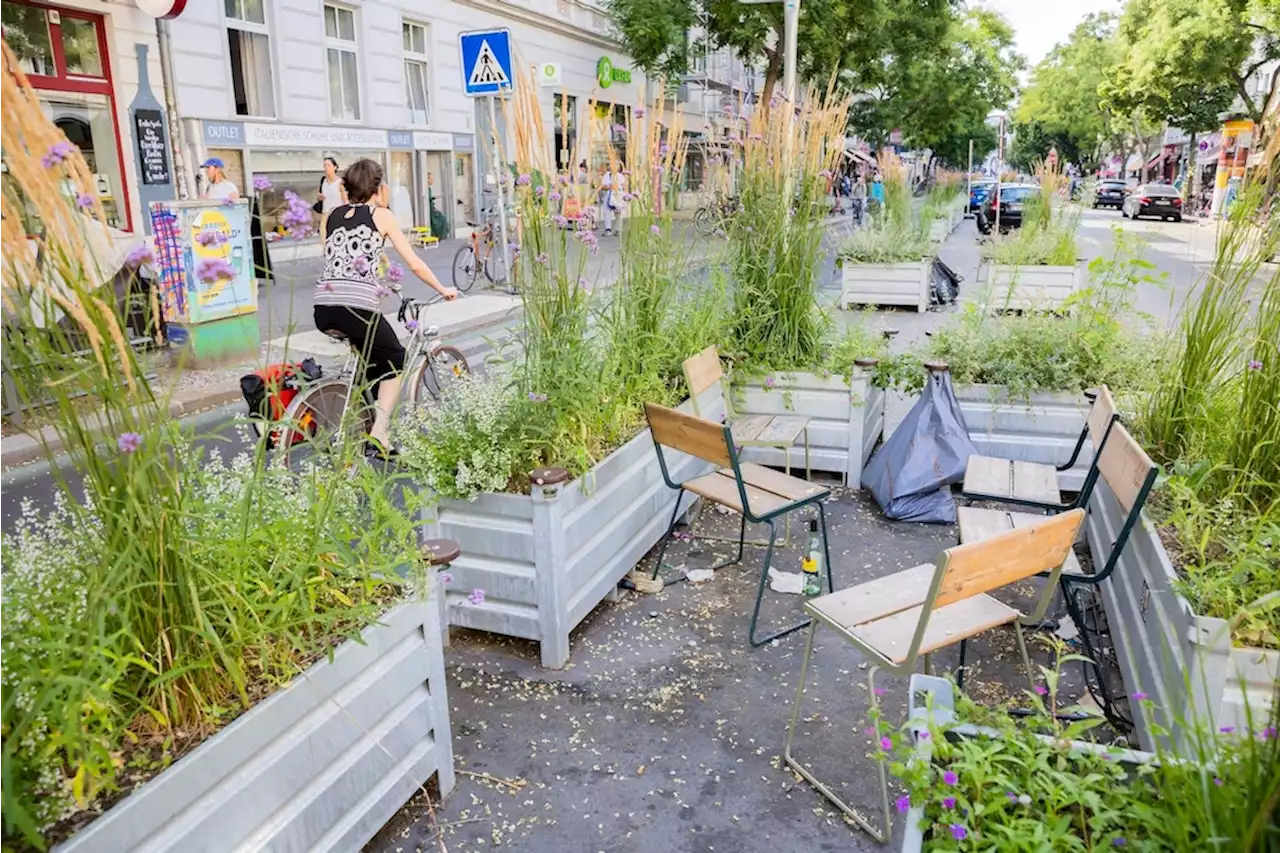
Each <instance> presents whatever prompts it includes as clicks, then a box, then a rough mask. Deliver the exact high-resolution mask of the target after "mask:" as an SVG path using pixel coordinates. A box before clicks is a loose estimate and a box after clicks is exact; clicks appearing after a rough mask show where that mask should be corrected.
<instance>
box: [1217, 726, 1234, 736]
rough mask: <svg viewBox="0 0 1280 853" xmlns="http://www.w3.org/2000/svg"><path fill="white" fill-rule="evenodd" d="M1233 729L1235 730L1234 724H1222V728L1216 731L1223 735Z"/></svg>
mask: <svg viewBox="0 0 1280 853" xmlns="http://www.w3.org/2000/svg"><path fill="white" fill-rule="evenodd" d="M1235 730H1236V727H1235V726H1223V727H1222V728H1220V729H1218V731H1220V732H1222V733H1223V734H1224V735H1229V734H1231V733H1232V732H1234V731H1235Z"/></svg>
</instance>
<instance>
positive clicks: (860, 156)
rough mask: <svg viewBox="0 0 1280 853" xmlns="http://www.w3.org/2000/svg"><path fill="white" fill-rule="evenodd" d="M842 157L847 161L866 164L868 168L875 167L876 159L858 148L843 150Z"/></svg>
mask: <svg viewBox="0 0 1280 853" xmlns="http://www.w3.org/2000/svg"><path fill="white" fill-rule="evenodd" d="M844 156H845V158H846V159H848V160H858V161H859V162H862V163H866V164H867V165H868V166H874V165H876V158H874V157H872V156H871V155H870V154H868V153H867V152H865V151H863V150H862V149H860V148H846V149H845V150H844Z"/></svg>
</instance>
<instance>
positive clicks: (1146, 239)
mask: <svg viewBox="0 0 1280 853" xmlns="http://www.w3.org/2000/svg"><path fill="white" fill-rule="evenodd" d="M846 230H847V229H844V228H843V226H840V225H836V226H834V227H832V228H831V229H830V230H829V233H828V236H827V238H826V240H825V242H824V245H825V248H826V255H827V256H826V259H825V261H824V265H823V268H822V273H821V281H820V284H821V294H822V297H823V299H824V301H826V302H827V303H828V304H830V303H833V302H834V301H835V297H836V295H838V292H839V287H840V284H839V281H840V277H839V270H838V269H837V268H836V266H835V251H836V247H837V246H838V244H839V242H840V240H841V239H842V237H843V236H844V235H845V233H846ZM1117 230H1118V231H1119V232H1120V233H1123V234H1124V235H1126V236H1130V235H1132V236H1134V237H1140V238H1141V240H1142V244H1143V247H1144V249H1143V251H1144V252H1145V256H1146V257H1147V259H1148V260H1149V261H1151V262H1152V264H1154V267H1155V269H1154V270H1153V271H1152V273H1153V274H1154V275H1159V274H1160V273H1164V274H1165V275H1164V277H1163V279H1162V281H1161V282H1159V283H1143V284H1141V285H1139V288H1138V296H1137V307H1138V309H1139V310H1141V311H1143V312H1146V313H1148V314H1150V315H1152V321H1153V322H1154V323H1156V324H1167V323H1170V322H1172V321H1173V319H1174V318H1175V317H1176V314H1177V310H1178V308H1179V307H1180V306H1181V304H1182V302H1183V301H1184V300H1185V299H1186V297H1187V294H1188V293H1190V292H1191V290H1192V288H1193V287H1194V285H1195V284H1196V282H1198V281H1199V280H1200V278H1201V277H1202V276H1203V274H1204V271H1205V270H1206V269H1207V268H1208V266H1209V265H1210V263H1211V262H1212V258H1213V249H1214V234H1215V229H1214V227H1212V226H1211V225H1202V224H1199V223H1195V222H1191V221H1186V222H1181V223H1172V222H1156V221H1141V222H1137V223H1134V222H1130V221H1128V220H1124V219H1121V217H1120V214H1119V213H1118V212H1113V211H1094V210H1089V211H1085V212H1084V214H1083V216H1082V220H1081V225H1080V231H1079V245H1080V250H1081V256H1082V257H1083V258H1084V259H1086V260H1092V259H1093V258H1096V257H1110V256H1111V255H1112V254H1113V253H1114V252H1115V250H1116V245H1117V239H1118V238H1117ZM941 256H942V258H943V260H944V261H946V262H947V263H948V264H949V265H950V266H951V267H952V268H953V269H955V270H956V271H957V272H958V273H960V274H961V275H962V276H963V277H964V281H963V282H962V284H961V300H962V301H963V300H964V299H966V298H971V297H972V296H973V295H974V291H975V287H974V282H975V281H976V280H977V272H978V261H979V257H978V244H977V231H976V229H975V227H974V224H973V221H972V220H966V221H965V222H963V223H961V225H960V227H959V228H958V229H956V231H955V233H953V234H952V235H951V238H950V239H949V240H948V241H947V243H946V245H944V246H943V248H942V251H941ZM1268 271H1270V268H1268ZM956 310H959V309H957V308H954V307H952V308H948V309H946V310H944V311H930V312H927V313H925V314H917V313H916V312H914V311H905V310H887V311H877V312H874V313H873V315H872V317H873V320H872V322H874V323H876V324H881V325H883V326H885V327H893V328H898V329H899V330H901V332H902V334H901V335H900V336H899V337H898V338H897V339H896V341H895V346H896V347H909V346H912V345H913V344H914V343H916V342H918V341H919V340H920V339H922V338H923V337H924V333H925V332H926V331H927V330H930V329H933V328H936V327H937V326H939V325H941V324H942V323H944V322H946V321H947V319H948V316H949V314H950V313H951V312H953V311H956ZM308 313H309V312H308ZM837 319H838V321H839V322H863V320H862V315H861V314H858V315H854V314H851V313H849V312H837ZM511 333H512V328H511V327H510V326H509V325H504V326H499V327H494V328H491V329H478V330H476V331H475V332H473V333H472V334H471V336H470V338H469V341H468V342H466V343H464V344H463V350H464V352H466V353H467V355H468V358H469V359H472V360H476V359H478V358H480V357H482V355H483V352H484V351H485V350H486V349H487V348H488V347H489V346H490V345H492V344H496V343H498V342H500V341H502V340H504V339H505V338H506V337H508V336H509V335H510V334H511ZM451 342H452V343H458V342H454V341H451ZM901 403H902V401H899V405H893V406H891V411H890V418H889V423H888V424H887V425H886V426H887V428H889V429H892V427H893V426H895V425H896V418H895V417H893V415H894V414H895V413H896V410H898V409H900V408H901ZM242 408H243V407H241V406H230V407H224V408H222V409H216V410H213V411H211V412H207V413H205V414H203V415H199V416H196V417H195V418H193V419H191V421H190V425H191V427H192V428H193V429H194V431H195V433H196V434H197V435H199V436H202V439H201V442H202V444H205V445H207V446H217V447H219V448H220V449H221V450H222V452H223V454H224V455H225V456H227V457H231V456H234V455H235V454H236V453H238V452H240V451H242V450H244V449H245V443H244V441H243V439H242V437H241V435H240V434H239V433H238V431H237V430H236V429H235V417H236V414H237V413H238V412H240V411H241V410H242ZM61 476H63V477H66V478H67V479H68V480H74V479H75V477H74V472H70V471H68V470H67V467H66V464H65V461H64V463H63V468H62V469H61ZM57 487H58V486H57V479H56V478H55V476H54V475H52V474H51V472H50V470H49V466H48V465H47V464H46V463H40V462H37V463H33V464H31V465H28V466H25V467H22V468H17V469H14V470H10V471H6V472H4V474H3V477H2V478H0V488H2V490H3V500H2V502H0V529H2V530H4V531H5V532H10V531H12V529H13V524H14V522H15V520H16V518H17V517H18V513H19V507H20V504H21V502H22V501H24V500H30V501H31V502H32V504H33V505H34V506H35V507H36V508H37V509H39V508H41V507H47V506H49V505H50V504H51V502H52V497H53V494H54V491H55V490H56V489H57Z"/></svg>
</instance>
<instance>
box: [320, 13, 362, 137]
mask: <svg viewBox="0 0 1280 853" xmlns="http://www.w3.org/2000/svg"><path fill="white" fill-rule="evenodd" d="M324 36H325V61H326V64H327V66H328V72H329V117H330V118H332V119H334V120H336V121H359V120H360V73H359V71H358V66H357V63H356V14H355V12H354V11H352V10H351V9H346V8H344V7H342V6H334V5H332V4H330V3H326V4H324Z"/></svg>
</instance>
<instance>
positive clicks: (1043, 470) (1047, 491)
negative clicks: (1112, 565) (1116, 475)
mask: <svg viewBox="0 0 1280 853" xmlns="http://www.w3.org/2000/svg"><path fill="white" fill-rule="evenodd" d="M1093 397H1094V399H1093V406H1092V407H1091V408H1090V409H1089V415H1088V417H1087V418H1085V423H1084V427H1083V428H1081V430H1080V437H1079V438H1078V439H1076V446H1075V449H1073V450H1072V451H1071V458H1070V459H1068V460H1067V461H1066V463H1065V464H1063V465H1058V466H1053V465H1045V464H1042V463H1039V462H1024V461H1022V460H1020V459H1017V460H1015V459H1000V458H998V457H993V456H980V455H977V454H974V455H973V456H970V457H969V461H968V463H967V464H966V465H965V471H964V485H963V486H961V489H960V495H961V497H964V498H968V499H969V500H983V501H1000V502H1001V503H1008V504H1016V505H1020V506H1025V507H1031V508H1033V509H1040V510H1046V511H1049V512H1061V511H1062V510H1066V509H1072V508H1073V507H1077V506H1087V505H1088V503H1089V492H1090V491H1091V490H1092V489H1093V484H1094V481H1095V480H1096V479H1097V477H1098V459H1099V458H1100V457H1101V456H1102V451H1103V448H1104V447H1106V443H1107V439H1108V437H1109V436H1110V435H1111V428H1112V427H1113V426H1114V425H1115V424H1116V423H1117V422H1119V420H1120V416H1119V415H1118V414H1116V404H1115V401H1114V400H1113V399H1112V398H1111V391H1110V389H1108V388H1107V386H1106V385H1100V386H1099V387H1098V390H1097V391H1096V392H1094V394H1093ZM1085 439H1092V440H1093V461H1092V462H1090V463H1089V471H1088V473H1087V474H1085V478H1084V483H1083V485H1082V486H1081V488H1080V496H1079V497H1077V498H1076V500H1074V501H1069V502H1064V501H1063V500H1062V490H1061V488H1060V486H1059V484H1058V474H1059V473H1060V472H1062V471H1070V470H1071V469H1072V468H1073V467H1074V466H1075V464H1076V460H1077V459H1079V458H1080V451H1081V450H1082V449H1083V448H1084V442H1085Z"/></svg>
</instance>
